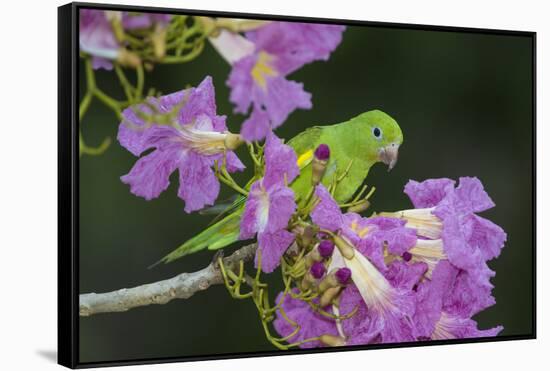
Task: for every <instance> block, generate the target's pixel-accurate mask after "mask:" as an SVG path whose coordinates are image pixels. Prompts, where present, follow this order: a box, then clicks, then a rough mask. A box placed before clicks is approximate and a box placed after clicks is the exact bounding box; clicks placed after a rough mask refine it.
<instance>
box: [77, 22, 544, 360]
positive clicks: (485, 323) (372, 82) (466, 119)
mask: <svg viewBox="0 0 550 371" xmlns="http://www.w3.org/2000/svg"><path fill="white" fill-rule="evenodd" d="M81 70H82V69H81ZM532 72H533V71H532V40H531V38H530V37H526V36H504V35H487V34H474V33H458V32H443V31H423V30H407V29H394V28H379V27H371V26H369V27H366V26H361V27H360V26H354V27H349V28H348V29H347V30H346V32H345V33H344V38H343V42H342V44H341V45H340V47H339V48H338V49H337V50H336V51H335V52H334V53H333V55H332V56H331V58H330V60H329V61H328V62H317V63H313V64H311V65H307V66H305V67H303V68H302V69H301V70H299V71H298V72H296V73H294V74H293V75H291V76H290V79H293V80H296V81H300V82H303V83H304V86H305V89H306V90H307V91H309V92H311V93H312V94H313V109H312V110H309V111H297V112H295V113H293V114H292V115H291V116H290V118H289V119H288V121H287V122H286V123H285V124H284V126H283V127H281V128H280V129H278V130H277V134H278V135H279V136H281V137H284V138H287V139H288V138H291V137H292V136H294V135H295V134H297V133H299V132H300V131H302V130H304V129H305V128H307V127H309V126H311V125H316V124H330V123H337V122H340V121H345V120H347V119H349V118H351V117H353V116H355V115H357V114H359V113H361V112H364V111H367V110H371V109H374V108H377V109H382V110H384V111H385V112H387V113H389V114H390V115H392V116H393V117H394V118H395V119H396V120H397V121H398V122H399V123H400V125H401V128H402V130H403V133H404V138H405V140H404V144H403V146H402V148H401V152H400V159H399V162H398V164H397V166H396V168H395V169H394V170H393V171H392V172H391V173H387V172H386V169H385V167H384V166H382V165H377V166H375V167H374V168H373V170H371V174H370V175H369V179H368V180H369V184H373V185H376V187H377V188H378V191H377V192H376V194H375V197H374V199H373V202H372V206H373V210H378V211H379V210H398V209H403V208H408V207H409V206H410V203H409V201H408V199H407V197H406V196H405V195H404V194H403V193H402V189H403V186H404V185H405V183H406V182H407V181H408V180H409V179H415V180H423V179H426V178H435V177H450V178H458V177H460V176H477V177H479V178H480V179H481V180H482V182H483V184H484V185H485V187H486V190H487V191H488V192H489V194H490V196H491V197H492V198H493V200H494V201H495V203H496V205H497V206H496V207H495V208H494V209H492V210H490V211H487V212H485V213H484V214H483V216H485V217H487V218H489V219H491V220H493V221H494V222H496V223H497V224H499V225H500V226H502V227H503V228H504V230H505V231H506V232H507V233H508V242H507V244H506V247H505V248H504V250H503V252H502V254H501V256H500V257H499V258H498V259H497V260H495V261H492V262H490V266H491V268H493V269H494V270H496V272H497V275H496V277H495V278H494V279H493V283H494V285H495V290H494V295H495V297H496V299H497V304H496V305H495V306H494V307H492V308H490V309H488V310H486V311H484V312H483V313H481V314H479V315H478V316H477V317H476V319H477V320H478V321H479V323H480V327H481V328H489V327H493V326H496V325H499V324H501V325H503V326H504V331H503V332H502V333H501V335H525V334H529V333H531V332H532V331H533V328H532V323H533V322H532V321H533V318H532V311H533V308H532V305H531V304H532V296H531V295H532V285H533V282H532V258H533V257H532V253H533V243H534V241H533V234H532V223H533V219H532V215H533V208H532V201H533V194H532V185H533V184H532V182H533V178H532V170H533V169H532V165H533V164H532V157H531V155H532V148H533V147H532V146H533V137H532V129H531V123H532V119H533V117H532V114H533V113H532V99H533V96H532ZM228 73H229V66H228V65H227V64H226V62H225V61H224V60H222V59H221V57H220V56H219V55H217V54H216V53H215V51H214V50H213V49H212V48H211V47H210V45H207V47H206V48H205V51H204V53H203V54H202V55H201V56H200V57H199V58H197V59H196V60H194V61H193V62H191V63H187V64H182V65H172V66H170V65H164V66H157V67H155V70H154V71H153V72H152V73H150V74H148V75H147V86H154V87H155V88H157V89H159V90H161V91H162V92H163V93H170V92H174V91H176V90H180V89H182V88H184V87H185V86H187V85H188V84H189V85H193V86H195V85H197V84H198V83H199V82H200V81H201V80H202V79H203V78H204V76H206V75H211V76H212V77H213V79H214V84H215V86H216V93H217V102H218V112H219V113H220V114H226V115H228V125H229V127H230V129H232V130H233V131H238V128H239V125H240V123H241V122H242V121H243V117H242V116H239V115H233V114H232V106H231V104H230V103H229V100H228V94H229V92H228V89H227V87H226V86H225V80H226V78H227V75H228ZM97 78H98V84H99V86H100V87H102V88H104V90H106V91H109V92H112V94H118V93H119V90H118V88H117V85H116V77H115V75H114V73H109V72H104V71H101V72H99V73H98V74H97ZM81 81H82V83H81V87H83V86H84V82H83V80H82V78H81ZM117 126H118V122H117V120H116V118H115V116H114V115H113V113H112V112H111V111H109V110H108V109H106V108H105V107H104V106H101V105H100V104H99V103H95V104H93V105H92V108H91V110H90V111H89V112H88V114H87V116H86V117H85V119H84V121H83V123H82V131H83V133H84V136H85V138H86V140H87V142H88V143H89V144H90V145H95V144H98V143H99V142H100V141H101V140H102V138H104V137H105V136H111V137H113V138H114V137H116V131H117ZM241 158H243V159H246V156H245V155H244V154H243V155H242V156H241ZM135 161H136V158H135V157H133V156H132V155H131V154H130V153H129V152H127V151H126V150H125V149H124V148H122V147H121V146H120V145H119V144H118V143H117V142H115V143H113V144H112V145H111V147H110V148H109V150H108V151H107V152H106V153H105V154H104V155H102V156H99V157H89V156H85V157H83V158H82V159H81V160H80V292H82V293H85V292H104V291H111V290H115V289H119V288H122V287H131V286H134V285H138V284H142V283H146V282H153V281H157V280H161V279H166V278H169V277H171V276H173V275H176V274H178V273H181V272H186V271H194V270H197V269H200V268H202V267H204V266H205V265H207V264H208V263H209V261H210V259H211V257H212V253H211V252H204V253H199V254H197V255H194V256H189V257H186V258H184V259H181V260H179V261H176V262H175V263H172V264H169V265H165V266H160V267H157V268H155V269H152V270H148V269H147V266H148V265H150V264H151V263H153V262H155V261H157V260H158V259H159V258H160V257H162V256H164V255H165V254H167V253H168V252H170V251H171V250H172V249H173V248H175V247H176V246H178V245H179V244H180V243H182V242H183V241H185V240H186V239H187V238H189V237H191V236H192V235H194V234H195V233H196V232H198V231H200V230H201V228H203V227H204V226H206V225H207V223H208V222H209V220H210V219H209V217H205V216H199V215H198V214H193V215H187V214H185V213H184V211H183V202H182V201H181V200H180V199H178V198H177V196H176V192H177V184H178V181H177V174H174V175H175V176H173V177H172V184H171V186H170V188H169V189H168V190H167V191H166V192H164V193H163V194H162V195H161V197H160V198H158V199H156V200H153V201H150V202H147V201H145V200H144V199H141V198H138V197H135V196H133V195H132V194H131V193H130V192H129V189H128V186H126V185H124V184H122V183H121V182H120V180H119V177H120V176H121V175H124V174H126V173H127V172H128V171H129V170H130V168H131V167H132V165H133V164H134V162H135ZM248 175H249V174H244V177H246V176H248ZM239 179H244V178H243V177H239ZM228 194H229V192H224V193H223V194H222V195H221V198H223V197H224V195H228ZM274 282H275V281H274ZM273 349H274V348H273V347H272V346H271V345H270V344H269V343H268V342H267V340H266V339H265V337H264V335H263V332H262V329H261V327H260V322H259V320H258V318H257V314H256V311H255V308H254V305H253V304H252V302H250V301H235V300H232V299H231V298H230V297H229V295H228V294H227V292H226V291H225V289H224V288H223V287H221V286H218V287H214V288H211V289H209V290H208V291H207V292H201V293H198V294H197V295H195V296H193V297H192V298H190V299H188V300H176V301H173V302H171V303H169V304H167V305H152V306H148V307H145V308H139V309H134V310H132V311H130V312H126V313H118V314H101V315H96V316H93V317H90V318H81V319H80V361H81V362H90V361H109V360H130V359H137V358H150V357H154V358H157V357H175V356H197V355H209V354H223V353H232V352H250V351H260V350H273Z"/></svg>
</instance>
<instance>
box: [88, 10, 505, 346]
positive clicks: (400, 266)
mask: <svg viewBox="0 0 550 371" xmlns="http://www.w3.org/2000/svg"><path fill="white" fill-rule="evenodd" d="M88 12H89V13H83V14H81V47H82V49H83V50H85V51H86V52H88V53H90V54H91V55H93V56H94V64H95V66H96V67H101V66H102V67H109V63H110V62H109V61H108V60H117V62H118V63H120V62H121V60H120V53H121V50H122V51H124V50H125V46H124V44H122V43H121V41H120V39H117V36H116V35H117V32H116V30H117V29H118V28H117V27H122V28H123V29H131V28H132V27H138V28H151V27H153V28H155V29H156V28H157V27H156V26H154V25H161V27H165V25H166V22H168V21H169V19H168V18H162V17H157V16H152V15H150V16H143V17H140V16H136V15H130V14H125V13H116V14H115V15H113V14H110V13H108V12H98V11H88ZM93 22H95V23H96V24H95V25H94V26H93V27H92V26H90V25H91V24H92V23H93ZM201 24H202V26H201V27H203V28H202V29H203V31H204V30H206V31H204V32H206V34H207V35H208V37H209V39H210V41H211V43H212V44H213V45H214V47H215V48H216V49H217V50H218V51H219V52H220V54H221V55H222V56H224V57H225V58H226V60H227V61H228V62H229V63H230V64H231V66H232V70H231V72H230V74H229V78H228V80H227V84H228V85H229V87H230V88H231V95H230V99H231V101H232V102H233V103H234V104H235V106H236V108H235V111H236V112H238V113H242V114H249V116H248V118H247V119H246V120H245V121H244V123H243V125H242V128H241V131H240V134H234V133H231V132H229V131H228V130H227V126H226V117H225V116H221V115H218V114H217V112H216V101H215V92H214V86H213V83H212V79H211V78H210V77H206V78H205V79H204V80H203V81H202V82H201V83H200V84H199V85H198V86H197V87H192V88H188V89H185V90H182V91H179V92H176V93H172V94H168V95H164V96H160V97H149V98H147V99H146V100H145V101H143V102H141V103H139V104H135V105H131V106H129V107H127V108H126V109H125V110H123V112H122V118H123V119H122V122H121V123H120V126H119V131H118V141H119V143H120V144H121V145H122V146H123V147H124V148H126V149H127V150H128V151H129V152H131V153H132V154H133V155H134V156H136V157H139V159H138V160H137V162H136V163H135V165H134V166H133V167H132V169H131V170H130V172H129V173H128V174H126V175H124V176H122V178H121V179H122V182H124V183H125V184H128V185H129V186H130V190H131V192H132V193H133V194H135V195H137V196H140V197H143V198H145V199H146V200H151V199H154V198H156V197H158V196H159V195H160V194H161V193H162V192H163V191H165V190H166V189H167V188H168V186H169V177H170V176H171V174H172V173H174V172H175V171H176V170H178V172H179V189H178V196H179V197H180V198H181V199H182V200H183V201H184V202H185V211H186V212H188V213H191V212H194V211H197V210H201V209H203V208H205V207H206V206H210V205H213V204H214V203H215V201H216V199H217V197H218V194H219V192H220V183H224V184H226V185H228V186H230V187H231V188H233V189H234V190H235V191H237V192H238V193H240V194H241V195H242V196H243V197H242V201H243V202H244V207H243V208H242V210H241V214H240V220H239V223H238V226H237V227H236V228H237V229H238V238H239V239H241V240H247V239H252V238H256V239H257V242H258V249H257V253H256V260H255V262H256V268H257V272H258V274H257V276H256V279H249V280H246V279H244V272H243V271H242V267H241V272H240V273H239V274H234V273H233V272H230V274H228V273H226V272H227V270H225V268H223V267H222V270H223V273H224V278H225V280H226V285H227V286H228V288H229V289H230V291H231V292H232V294H234V296H236V297H252V298H253V299H254V300H255V303H256V306H257V307H258V310H259V312H260V315H261V318H262V321H263V323H264V326H267V325H266V323H268V322H272V324H273V327H274V328H275V330H276V331H277V332H278V333H279V335H280V336H281V338H279V339H278V340H277V339H275V338H274V337H272V336H271V335H268V338H269V339H270V340H271V341H272V342H273V343H274V344H276V345H278V346H280V347H282V346H281V345H280V344H281V341H286V342H288V343H290V344H291V345H295V346H301V347H304V348H309V347H319V346H341V345H355V344H374V343H391V342H407V341H419V340H430V339H452V338H468V337H484V336H495V335H497V334H498V333H499V332H500V331H501V330H502V327H500V326H499V327H495V328H492V329H488V330H480V329H478V326H477V323H476V322H475V320H473V319H472V317H473V316H474V315H476V314H477V313H479V312H480V311H482V310H484V309H486V308H488V307H490V306H491V305H493V304H494V303H495V300H494V298H493V297H492V295H491V291H492V287H493V286H492V284H491V282H490V278H491V277H493V276H494V272H493V271H491V270H490V269H489V267H488V266H487V262H488V261H489V260H491V259H493V258H495V257H497V256H498V255H499V254H500V250H501V249H502V247H503V245H504V242H505V240H506V234H505V233H504V231H503V230H502V229H501V228H500V227H498V226H497V225H495V224H494V223H492V222H490V221H489V220H487V219H484V218H482V217H480V216H479V215H477V213H479V212H482V211H484V210H487V209H489V208H491V207H493V206H494V203H493V202H492V200H491V199H490V198H489V196H488V195H487V193H486V192H485V191H484V189H483V186H482V184H481V182H480V181H479V180H478V179H477V178H461V179H460V181H459V184H458V186H456V184H455V182H454V181H453V180H450V179H430V180H426V181H424V182H420V183H419V182H415V181H410V182H409V183H408V184H407V185H406V187H405V193H406V194H407V195H408V196H409V198H410V199H411V201H412V204H413V206H414V209H409V210H403V211H398V212H392V213H378V214H373V215H372V216H371V217H368V218H367V217H363V216H361V215H360V214H358V213H359V212H361V211H363V210H364V209H366V208H367V207H368V205H369V204H368V197H370V196H367V197H365V198H363V199H360V200H359V201H357V202H352V203H351V204H349V203H348V204H345V205H341V204H339V203H338V202H337V201H336V200H335V199H334V197H333V195H334V194H335V190H336V187H337V186H338V184H337V181H336V180H335V183H333V184H331V185H330V186H325V185H323V183H322V182H321V181H322V179H323V176H324V174H325V170H326V168H327V164H328V162H329V159H330V155H331V151H330V148H329V147H328V146H327V145H325V144H321V145H320V146H318V147H317V148H316V150H315V151H311V152H313V158H312V163H311V168H312V173H311V177H312V179H311V192H310V193H309V194H308V195H296V194H295V192H294V191H293V189H292V188H291V187H292V182H293V181H294V180H295V179H296V178H297V177H298V176H300V168H299V166H298V159H297V155H296V153H295V152H294V150H293V149H292V148H291V147H290V146H289V145H287V144H285V143H284V142H283V141H282V140H281V139H280V138H278V137H277V136H276V135H275V134H274V133H273V130H274V129H275V128H277V127H278V126H279V125H281V124H282V123H283V122H284V121H285V120H286V119H287V117H288V115H289V114H290V113H291V112H293V111H294V110H295V109H298V108H301V109H309V108H311V95H310V94H309V93H307V92H306V91H304V90H303V85H302V84H300V83H297V82H294V81H290V80H288V79H287V76H288V75H289V74H290V73H292V72H294V71H296V70H297V69H298V68H300V67H302V66H303V65H305V64H307V63H310V62H313V61H317V60H327V59H328V58H329V56H330V54H331V53H332V52H333V51H334V50H335V48H336V47H337V46H338V45H339V43H340V42H341V38H342V32H343V31H344V28H343V27H341V26H334V25H315V24H302V23H290V22H267V23H262V24H260V25H258V24H254V28H253V29H250V30H248V32H246V33H245V34H244V36H243V35H241V34H240V33H239V32H234V31H231V27H234V24H226V25H225V26H224V27H225V28H223V27H222V29H221V30H220V29H216V27H221V26H220V25H221V24H222V23H215V21H213V20H211V19H208V18H205V19H203V20H202V23H201ZM216 24H217V26H216ZM98 25H100V26H98ZM117 25H118V26H117ZM214 31H216V32H214ZM107 51H111V52H113V53H110V52H107ZM123 54H124V53H123ZM139 63H141V62H139ZM378 131H379V133H380V129H378ZM260 140H265V142H264V144H263V145H262V144H260V143H258V141H260ZM245 142H246V144H247V146H248V149H249V153H250V155H251V157H252V160H253V161H254V169H255V172H254V177H253V178H252V179H251V180H250V182H248V184H247V185H246V186H242V187H241V186H239V185H238V184H237V182H235V180H234V179H233V178H232V175H231V174H233V173H235V172H238V171H242V170H243V169H244V168H245V166H244V164H243V163H242V162H241V161H240V159H239V158H238V157H237V155H236V154H235V152H234V151H235V150H236V149H237V148H238V147H239V146H240V145H242V144H243V143H245ZM395 148H396V149H395V151H397V147H395ZM384 154H386V153H385V152H384ZM386 155H387V154H386ZM386 160H387V161H388V162H387V163H388V164H390V167H392V166H393V165H394V164H395V159H393V160H392V161H389V159H386ZM344 177H345V176H344ZM363 191H364V190H362V191H360V192H359V193H360V194H361V192H363ZM369 195H370V194H369ZM300 197H301V199H299V198H300ZM357 197H359V196H357ZM344 206H345V207H346V208H347V212H345V213H344V212H342V209H343V208H344ZM350 206H351V207H350ZM278 267H280V268H281V272H282V275H283V281H284V284H285V289H284V291H283V292H281V293H280V294H279V295H278V297H277V299H276V305H275V307H269V305H268V304H266V303H268V300H267V299H266V298H267V296H266V295H267V294H266V293H265V290H266V287H267V286H266V284H263V283H261V282H260V281H259V276H260V273H261V272H262V271H263V272H264V273H272V272H273V271H275V270H276V269H277V268H278ZM230 280H232V281H233V282H234V283H233V284H231V283H230ZM243 282H247V283H248V284H249V285H251V287H252V291H251V292H250V293H248V294H246V295H242V294H240V293H239V287H240V285H241V283H243ZM266 328H267V327H266ZM266 331H267V330H266ZM281 339H283V340H281ZM283 348H284V347H283Z"/></svg>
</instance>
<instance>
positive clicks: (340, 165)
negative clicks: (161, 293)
mask: <svg viewBox="0 0 550 371" xmlns="http://www.w3.org/2000/svg"><path fill="white" fill-rule="evenodd" d="M323 143H324V144H327V145H328V146H329V148H330V159H329V162H328V164H327V168H326V172H325V175H324V177H323V179H322V183H323V184H325V185H326V186H328V185H329V184H330V183H331V181H332V180H333V179H334V176H338V175H339V174H342V173H343V172H345V170H346V169H347V168H349V170H348V173H347V175H346V176H345V178H344V179H343V180H342V181H341V182H340V183H339V184H338V187H337V189H336V193H335V194H334V198H335V199H336V201H338V202H339V203H344V202H346V201H348V200H349V199H350V198H351V197H352V196H353V195H354V193H355V192H356V191H357V190H358V188H359V187H360V186H361V185H362V183H363V181H364V180H365V178H366V177H367V175H368V173H369V170H370V168H371V167H372V166H373V165H374V164H376V163H378V162H382V163H384V164H386V165H388V169H389V170H391V169H392V168H393V166H394V165H395V163H396V161H397V154H398V150H399V146H400V145H401V144H402V143H403V134H402V132H401V128H400V127H399V125H398V124H397V122H396V121H395V120H394V119H393V118H391V117H390V116H389V115H387V114H386V113H384V112H382V111H379V110H373V111H368V112H365V113H362V114H360V115H359V116H357V117H354V118H352V119H351V120H349V121H345V122H342V123H339V124H334V125H327V126H314V127H311V128H308V129H306V130H305V131H303V132H302V133H300V134H298V135H297V136H296V137H294V138H292V139H291V140H290V141H289V142H288V145H290V146H291V147H292V148H293V149H294V151H295V152H296V155H297V158H298V161H297V162H298V166H299V168H300V175H299V176H298V177H297V178H296V179H295V180H294V181H293V182H292V184H291V185H290V187H291V188H292V189H293V190H294V192H295V194H296V196H297V197H300V198H302V199H303V198H305V197H306V196H307V194H308V192H309V191H310V190H311V187H312V183H311V176H312V160H313V156H314V151H315V149H316V148H317V146H319V145H320V144H323ZM350 163H351V166H350ZM243 200H244V198H242V199H241V202H240V203H239V202H236V203H235V204H236V205H239V206H238V208H237V209H236V210H234V211H233V212H232V213H231V214H229V215H227V216H226V217H225V218H223V219H221V220H220V221H218V222H217V223H215V224H213V225H212V226H210V227H208V228H207V229H205V230H204V231H202V232H201V233H199V234H198V235H197V236H195V237H193V238H191V239H190V240H188V241H187V242H185V243H184V244H183V245H181V246H180V247H178V248H177V249H176V250H174V251H173V252H172V253H170V254H169V255H167V256H165V257H164V258H163V259H162V260H161V261H163V262H166V263H167V262H170V261H173V260H175V259H178V258H180V257H182V256H184V255H188V254H191V253H194V252H197V251H200V250H203V249H206V248H208V249H210V250H215V249H220V248H223V247H225V246H228V245H230V244H231V243H233V242H236V241H237V240H238V239H239V224H240V220H241V214H242V212H243V210H244V203H243V202H242V201H243Z"/></svg>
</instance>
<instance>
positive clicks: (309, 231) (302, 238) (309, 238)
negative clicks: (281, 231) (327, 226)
mask: <svg viewBox="0 0 550 371" xmlns="http://www.w3.org/2000/svg"><path fill="white" fill-rule="evenodd" d="M297 232H298V233H296V242H297V243H298V245H299V246H300V247H302V248H306V247H308V246H309V245H311V243H312V242H313V241H314V238H315V232H316V228H314V227H313V226H307V227H305V228H304V227H300V229H299V230H298V231H297Z"/></svg>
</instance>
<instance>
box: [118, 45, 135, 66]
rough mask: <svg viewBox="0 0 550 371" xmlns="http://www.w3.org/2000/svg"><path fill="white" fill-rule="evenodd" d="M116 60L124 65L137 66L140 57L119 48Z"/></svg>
mask: <svg viewBox="0 0 550 371" xmlns="http://www.w3.org/2000/svg"><path fill="white" fill-rule="evenodd" d="M116 60H117V62H118V63H120V64H121V65H123V66H125V67H132V68H137V67H138V66H139V65H140V64H141V58H140V57H139V56H138V55H137V54H135V53H132V52H131V51H129V50H126V49H124V48H122V49H119V51H118V54H117V57H116Z"/></svg>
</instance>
